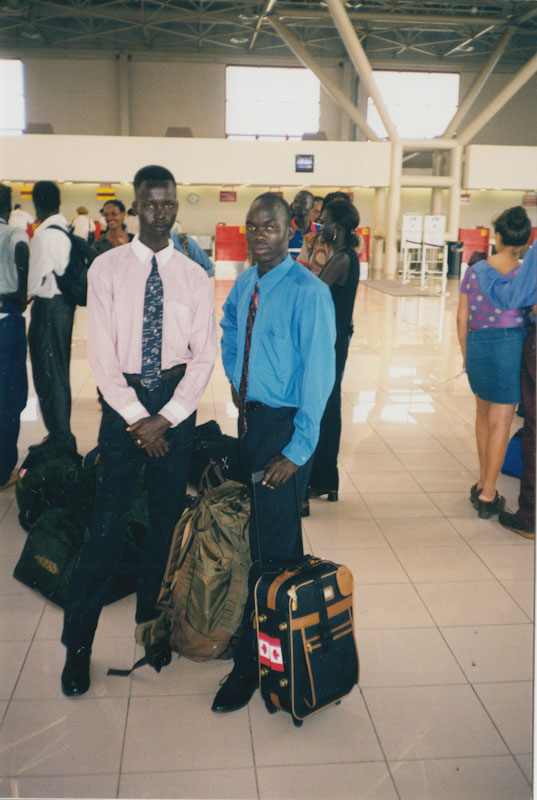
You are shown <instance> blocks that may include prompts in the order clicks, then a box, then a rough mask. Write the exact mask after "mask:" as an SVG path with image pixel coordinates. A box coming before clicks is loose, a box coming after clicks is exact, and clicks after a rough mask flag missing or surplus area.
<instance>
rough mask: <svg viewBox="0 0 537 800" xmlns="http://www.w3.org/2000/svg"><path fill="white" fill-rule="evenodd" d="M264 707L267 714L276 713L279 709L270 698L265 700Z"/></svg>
mask: <svg viewBox="0 0 537 800" xmlns="http://www.w3.org/2000/svg"><path fill="white" fill-rule="evenodd" d="M265 708H266V709H267V711H268V713H269V714H276V713H277V712H278V711H279V710H280V709H279V708H278V706H275V705H274V703H273V702H272V700H265Z"/></svg>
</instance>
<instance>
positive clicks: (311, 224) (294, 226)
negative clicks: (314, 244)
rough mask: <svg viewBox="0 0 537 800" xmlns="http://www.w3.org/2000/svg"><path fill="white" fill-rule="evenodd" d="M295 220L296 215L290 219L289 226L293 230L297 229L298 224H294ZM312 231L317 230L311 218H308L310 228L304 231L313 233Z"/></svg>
mask: <svg viewBox="0 0 537 800" xmlns="http://www.w3.org/2000/svg"><path fill="white" fill-rule="evenodd" d="M295 220H296V217H293V219H292V220H291V227H293V228H294V229H295V231H297V230H298V225H297V224H296V221H295ZM313 232H317V228H316V227H315V223H314V222H312V221H311V219H310V229H309V231H306V233H313ZM300 233H302V231H300Z"/></svg>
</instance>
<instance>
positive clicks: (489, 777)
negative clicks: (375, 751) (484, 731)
mask: <svg viewBox="0 0 537 800" xmlns="http://www.w3.org/2000/svg"><path fill="white" fill-rule="evenodd" d="M390 769H391V770H392V775H393V778H394V781H395V784H396V786H397V789H398V790H399V795H400V798H401V800H507V798H509V800H529V798H530V791H531V790H530V786H529V784H528V781H527V780H526V779H525V778H524V775H523V774H522V772H521V770H520V769H519V767H518V765H517V763H516V761H515V759H514V758H513V757H512V756H491V757H484V758H451V759H445V760H438V759H434V760H430V761H399V762H392V763H391V764H390Z"/></svg>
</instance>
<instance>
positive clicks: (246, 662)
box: [212, 193, 336, 713]
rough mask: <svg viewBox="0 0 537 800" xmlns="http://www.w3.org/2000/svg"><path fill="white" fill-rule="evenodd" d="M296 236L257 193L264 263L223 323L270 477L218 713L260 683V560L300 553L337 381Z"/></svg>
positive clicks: (257, 231) (285, 210)
mask: <svg viewBox="0 0 537 800" xmlns="http://www.w3.org/2000/svg"><path fill="white" fill-rule="evenodd" d="M291 235H292V228H291V209H290V208H289V206H288V204H287V203H286V202H285V200H283V199H282V198H281V197H279V196H277V195H273V194H269V193H267V194H263V195H260V196H259V197H258V198H256V200H254V202H253V204H252V207H251V208H250V210H249V212H248V216H247V218H246V241H247V243H248V247H249V250H250V252H251V253H252V256H253V259H254V260H255V263H256V264H257V266H254V267H252V268H251V269H248V270H246V272H243V273H242V275H240V276H239V278H238V279H237V281H236V282H235V284H234V286H233V288H232V289H231V292H230V293H229V297H228V299H227V300H226V302H225V304H224V318H223V320H222V322H221V325H222V330H223V337H222V361H223V364H224V370H225V372H226V375H227V377H228V379H229V381H230V383H231V392H232V397H233V401H234V403H235V405H236V406H237V407H238V408H239V436H240V438H239V449H240V457H241V465H242V469H243V473H244V476H245V478H246V479H248V478H249V477H250V476H251V475H252V473H256V472H263V473H264V477H263V479H262V481H261V484H260V485H259V484H257V486H256V487H255V501H256V510H257V514H256V517H257V524H252V526H251V528H250V549H251V554H252V564H253V566H252V569H251V572H250V580H249V593H248V600H247V602H246V607H245V611H244V618H243V633H242V637H241V640H240V642H239V644H238V646H237V648H236V651H235V656H234V658H235V666H234V669H233V671H232V673H231V674H230V675H229V676H228V678H227V680H226V681H225V683H224V684H223V686H222V688H221V689H220V691H219V692H218V694H217V695H216V697H215V699H214V702H213V706H212V710H213V711H216V712H220V713H222V712H226V711H236V710H237V709H239V708H242V707H243V706H245V705H246V704H247V703H248V702H249V700H250V698H251V696H252V694H253V693H254V691H255V689H256V687H257V681H258V670H257V652H256V643H255V639H254V634H253V628H252V621H251V617H252V612H253V608H254V601H253V588H254V586H255V583H256V581H257V579H258V577H259V575H260V573H261V569H260V562H261V564H262V565H263V567H264V569H266V568H267V566H269V565H270V568H271V569H277V568H278V567H279V566H280V565H281V564H282V562H284V561H288V560H289V559H293V558H297V557H298V556H299V555H300V547H301V543H300V538H299V537H300V534H299V530H300V506H301V504H302V501H303V499H304V496H305V492H306V488H307V484H308V478H309V473H310V469H311V457H312V455H313V452H314V450H315V447H316V445H317V440H318V438H319V426H320V422H321V418H322V415H323V412H324V408H325V405H326V401H327V399H328V397H329V395H330V392H331V390H332V385H333V383H334V375H335V349H334V347H335V336H336V331H335V319H334V307H333V303H332V298H331V296H330V290H329V289H328V287H327V286H326V285H325V284H323V283H321V281H319V280H318V278H316V277H315V275H313V273H311V272H310V271H309V270H307V269H306V268H305V267H303V266H302V265H301V264H299V263H296V262H294V261H293V259H292V258H291V256H289V255H288V253H287V247H288V243H289V238H290V237H291ZM294 475H296V483H295V479H294V478H293V476H294ZM290 478H293V479H292V480H290ZM297 494H298V497H297ZM256 528H257V531H256ZM258 535H259V547H260V548H261V553H259V552H258V538H257V536H258Z"/></svg>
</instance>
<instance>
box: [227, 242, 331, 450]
mask: <svg viewBox="0 0 537 800" xmlns="http://www.w3.org/2000/svg"><path fill="white" fill-rule="evenodd" d="M256 283H257V284H258V285H259V306H258V309H257V313H256V317H255V322H254V328H253V333H252V343H251V348H250V360H249V369H248V391H247V397H246V399H247V400H249V401H250V400H256V401H257V402H260V403H264V404H265V405H267V406H271V407H273V408H280V407H282V406H284V407H290V408H296V409H297V413H296V415H295V419H294V422H295V432H294V434H293V437H292V438H291V441H290V442H289V444H288V445H287V446H286V447H285V448H284V450H283V451H282V454H283V455H284V456H286V458H288V459H289V460H290V461H292V462H293V463H294V464H297V465H298V466H302V465H303V464H305V463H306V461H308V459H309V458H310V457H311V456H312V455H313V452H314V451H315V447H316V446H317V442H318V439H319V426H320V423H321V418H322V416H323V413H324V409H325V406H326V402H327V400H328V397H329V396H330V392H331V391H332V386H333V384H334V377H335V341H336V326H335V319H334V316H335V315H334V304H333V302H332V298H331V296H330V290H329V288H328V286H326V284H324V283H322V282H321V281H320V280H319V279H318V278H317V277H316V276H315V275H314V274H313V273H312V272H310V271H309V270H308V269H306V268H305V267H304V266H302V264H299V263H298V262H295V261H293V259H292V257H291V256H289V255H287V256H286V257H285V259H284V260H283V261H282V262H281V263H280V264H278V265H277V266H276V267H274V268H273V269H271V270H270V271H269V272H267V273H266V274H265V275H263V277H261V278H260V277H259V272H258V269H257V267H251V268H250V269H248V270H246V271H245V272H243V273H242V274H241V275H239V277H238V278H237V280H236V281H235V283H234V285H233V288H232V289H231V291H230V293H229V296H228V298H227V300H226V302H225V304H224V318H223V320H222V322H221V323H220V324H221V326H222V330H223V336H222V362H223V364H224V370H225V373H226V375H227V377H228V379H229V381H231V382H232V383H233V385H234V386H235V388H236V389H237V391H238V387H239V384H240V380H241V373H242V365H243V358H244V340H245V336H246V321H247V317H248V306H249V304H250V297H251V295H252V292H253V289H254V286H255V284H256ZM274 455H276V453H275V454H274Z"/></svg>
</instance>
